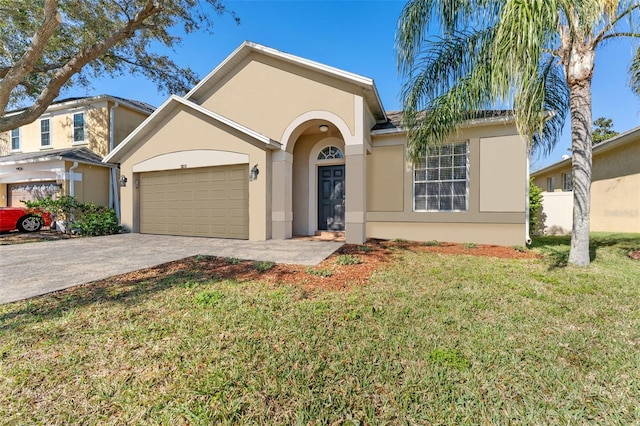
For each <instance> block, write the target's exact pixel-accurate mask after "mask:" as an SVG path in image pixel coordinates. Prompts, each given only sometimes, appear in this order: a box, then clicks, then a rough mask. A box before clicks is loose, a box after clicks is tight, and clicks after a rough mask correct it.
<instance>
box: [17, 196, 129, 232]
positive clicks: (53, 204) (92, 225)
mask: <svg viewBox="0 0 640 426" xmlns="http://www.w3.org/2000/svg"><path fill="white" fill-rule="evenodd" d="M25 204H26V205H27V207H31V208H37V209H40V210H42V211H46V212H48V213H50V214H51V215H52V216H53V218H54V219H55V220H56V221H61V220H65V221H67V222H68V223H69V226H68V227H67V229H69V230H71V231H72V232H75V233H77V234H79V235H88V236H98V235H111V234H117V233H118V232H120V231H121V230H122V226H120V225H119V224H118V218H117V216H116V212H115V210H113V209H109V208H107V207H104V206H96V205H95V204H92V203H81V202H79V201H78V200H77V199H76V198H75V197H70V196H63V197H60V198H57V199H55V200H54V199H52V198H51V196H49V197H46V198H43V199H40V200H36V201H27V202H25Z"/></svg>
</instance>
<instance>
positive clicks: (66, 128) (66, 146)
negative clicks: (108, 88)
mask: <svg viewBox="0 0 640 426" xmlns="http://www.w3.org/2000/svg"><path fill="white" fill-rule="evenodd" d="M153 110H154V109H153V107H151V106H150V105H147V104H145V103H143V102H138V101H132V100H128V99H123V98H119V97H115V96H108V95H101V96H93V97H83V98H73V99H63V100H60V101H57V102H54V103H53V104H51V105H50V106H49V108H48V109H47V111H46V112H45V113H44V114H43V115H42V116H41V117H40V118H39V119H38V120H36V121H35V122H33V123H30V124H28V125H25V126H22V127H19V128H17V129H14V130H12V131H9V132H4V133H1V134H0V206H21V205H23V203H22V201H31V200H34V199H36V198H42V197H45V196H48V195H51V196H52V197H57V196H59V195H72V196H75V197H76V198H77V199H78V200H79V201H80V202H91V203H94V204H97V205H104V206H111V207H116V206H117V200H118V197H117V194H118V192H117V191H118V188H117V179H118V176H117V168H116V167H114V166H113V165H111V164H106V163H103V162H102V159H103V158H104V157H105V156H106V155H107V154H108V153H109V152H110V151H111V150H112V149H113V148H114V147H115V146H117V145H118V144H119V143H120V142H121V141H122V140H123V139H124V138H125V137H126V136H127V135H128V134H129V133H130V132H131V131H132V130H134V129H135V128H136V127H138V125H140V123H142V122H143V121H144V120H145V119H146V118H147V117H148V116H149V115H151V113H152V112H153ZM19 112H20V111H14V112H10V113H8V114H7V115H11V114H18V113H19ZM114 194H115V195H114Z"/></svg>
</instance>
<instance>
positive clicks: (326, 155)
mask: <svg viewBox="0 0 640 426" xmlns="http://www.w3.org/2000/svg"><path fill="white" fill-rule="evenodd" d="M352 131H353V130H352V129H350V128H349V127H348V126H347V125H346V124H345V122H344V121H343V120H342V119H341V118H340V117H339V116H336V115H334V114H332V113H328V112H315V113H307V114H305V115H304V116H301V117H298V119H297V120H294V122H292V124H291V125H290V126H289V128H288V129H287V131H286V132H285V135H284V136H283V139H282V150H280V151H278V152H276V153H274V154H273V191H272V200H273V210H272V218H273V221H272V232H273V238H291V237H292V236H298V235H314V234H315V233H316V232H317V231H338V232H342V231H344V232H345V233H346V237H347V240H349V229H351V233H352V234H353V235H355V238H354V239H355V240H358V241H359V242H362V241H363V239H364V213H363V212H364V191H363V186H364V185H365V182H364V180H365V179H364V177H365V174H364V165H365V160H364V158H365V157H364V153H365V150H364V144H363V143H362V139H360V143H359V144H356V143H355V141H356V138H355V137H354V136H353V135H352ZM352 175H353V177H351V176H352ZM349 188H352V189H351V191H353V194H355V195H354V196H353V197H351V196H350V195H349V194H350V189H349ZM354 212H355V213H356V214H354ZM350 219H351V221H352V224H351V225H350V222H349V221H350ZM354 219H355V220H356V226H355V227H354V226H353V220H354Z"/></svg>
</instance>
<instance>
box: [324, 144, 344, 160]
mask: <svg viewBox="0 0 640 426" xmlns="http://www.w3.org/2000/svg"><path fill="white" fill-rule="evenodd" d="M336 158H344V154H342V151H341V150H340V148H338V147H337V146H327V147H325V148H323V149H322V151H320V152H319V153H318V160H335V159H336Z"/></svg>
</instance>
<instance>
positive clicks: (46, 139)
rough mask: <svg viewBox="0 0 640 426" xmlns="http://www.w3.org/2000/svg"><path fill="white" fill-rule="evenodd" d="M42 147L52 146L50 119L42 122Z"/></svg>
mask: <svg viewBox="0 0 640 426" xmlns="http://www.w3.org/2000/svg"><path fill="white" fill-rule="evenodd" d="M40 146H41V147H49V146H51V127H50V120H49V119H48V118H45V119H44V120H40Z"/></svg>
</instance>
